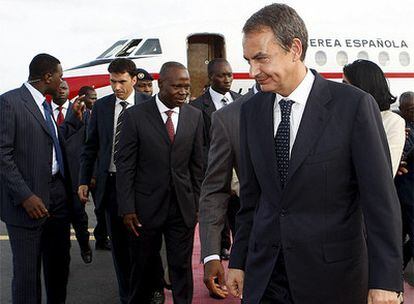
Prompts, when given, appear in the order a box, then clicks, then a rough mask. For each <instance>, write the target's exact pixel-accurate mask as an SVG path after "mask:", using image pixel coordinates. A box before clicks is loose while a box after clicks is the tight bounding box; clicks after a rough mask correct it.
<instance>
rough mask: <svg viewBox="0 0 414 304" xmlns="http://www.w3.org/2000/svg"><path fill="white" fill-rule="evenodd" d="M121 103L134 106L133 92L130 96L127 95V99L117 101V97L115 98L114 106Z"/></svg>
mask: <svg viewBox="0 0 414 304" xmlns="http://www.w3.org/2000/svg"><path fill="white" fill-rule="evenodd" d="M121 101H126V102H127V104H128V105H134V104H135V90H133V91H132V93H131V94H129V96H128V97H127V99H125V100H122V99H119V98H118V97H117V98H116V105H119V103H120V102H121Z"/></svg>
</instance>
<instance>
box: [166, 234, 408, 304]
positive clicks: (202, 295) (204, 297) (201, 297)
mask: <svg viewBox="0 0 414 304" xmlns="http://www.w3.org/2000/svg"><path fill="white" fill-rule="evenodd" d="M199 261H200V239H199V234H198V226H197V227H196V232H195V238H194V252H193V275H194V297H193V303H194V304H214V303H215V304H236V303H238V304H239V303H240V300H239V299H236V298H234V297H232V296H231V295H229V296H228V297H227V299H224V300H215V299H212V298H210V297H209V295H208V290H207V288H206V287H205V285H204V283H203V265H202V264H200V262H199ZM225 265H226V266H227V263H225ZM404 289H405V296H404V303H405V304H414V287H412V286H410V285H408V284H407V283H405V284H404ZM165 303H166V304H172V303H173V301H172V295H171V291H168V290H167V291H166V301H165Z"/></svg>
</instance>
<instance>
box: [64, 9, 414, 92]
mask: <svg viewBox="0 0 414 304" xmlns="http://www.w3.org/2000/svg"><path fill="white" fill-rule="evenodd" d="M310 3H311V2H310ZM306 5H308V6H309V5H313V3H312V4H303V5H302V6H299V7H297V8H296V9H297V10H298V12H299V13H300V14H301V11H300V10H304V11H306V7H303V6H306ZM260 7H261V6H260V5H259V7H258V8H260ZM368 9H369V7H368ZM227 17H228V16H227ZM334 17H335V16H334ZM334 17H331V19H330V20H326V18H325V16H324V15H323V14H321V16H320V18H319V17H318V16H314V15H312V18H310V19H311V20H307V19H306V18H304V20H305V23H306V26H307V29H308V31H309V42H308V50H307V54H306V60H305V61H306V65H307V66H308V67H310V68H314V69H316V70H317V71H318V72H319V73H321V74H322V75H323V76H324V77H325V78H328V79H332V80H336V81H342V68H343V66H344V65H345V64H347V63H351V62H353V61H354V60H356V59H359V58H360V59H369V60H371V61H374V62H375V63H377V64H378V65H379V66H380V67H381V68H382V69H383V71H384V72H385V74H386V76H387V78H388V80H389V83H390V87H391V91H392V93H393V94H394V95H399V94H401V93H402V92H404V91H408V90H411V91H414V35H413V33H412V30H411V26H410V25H409V24H408V21H409V20H407V21H406V23H407V26H406V27H404V26H401V22H403V21H402V20H400V19H399V20H398V21H399V25H400V27H399V28H400V29H401V28H402V29H405V30H404V31H395V32H394V31H392V28H393V26H394V24H395V23H394V22H396V20H392V19H388V20H387V22H385V23H378V24H375V26H373V27H372V28H371V29H369V31H368V30H361V27H360V25H358V26H356V25H354V26H351V25H350V24H348V23H347V22H346V21H345V20H344V18H342V19H343V20H341V18H340V17H342V16H337V18H334ZM345 19H346V18H345ZM394 19H395V18H394ZM245 20H246V18H241V17H239V18H238V19H237V20H231V19H229V18H225V19H223V18H221V19H217V18H214V17H212V18H211V19H209V22H206V21H205V20H204V21H203V22H188V21H187V22H184V23H181V24H175V25H170V26H164V27H159V28H154V29H152V30H147V31H145V33H144V31H140V34H139V35H134V36H129V37H125V38H122V39H119V40H118V41H116V42H114V43H113V45H112V46H110V47H109V48H108V49H107V50H105V51H104V52H103V53H102V54H101V55H99V56H98V57H97V58H96V59H94V60H92V61H90V62H88V63H85V64H81V65H79V66H76V67H73V68H71V69H68V70H66V71H65V72H64V77H65V79H66V80H67V81H68V83H69V86H70V88H71V96H70V97H71V98H73V97H74V96H76V94H77V92H78V90H79V88H80V87H82V86H84V85H89V86H93V87H95V88H96V89H97V92H98V96H99V97H102V96H104V95H106V94H109V93H111V89H110V86H109V77H108V71H107V68H108V65H109V63H110V62H111V61H112V60H113V59H115V58H119V57H125V58H129V59H132V60H133V61H134V62H135V64H136V66H137V67H139V68H144V69H146V70H147V71H148V72H150V73H151V74H152V75H153V77H154V78H155V79H157V77H158V72H159V70H160V68H161V66H162V64H163V63H164V62H166V61H170V60H172V61H178V62H181V63H183V64H184V65H187V67H188V69H189V72H190V76H191V83H192V95H193V96H198V95H199V94H200V93H201V92H202V90H203V88H204V87H205V85H206V84H208V77H207V64H208V62H209V61H210V60H211V59H213V58H217V57H224V58H226V59H227V60H228V61H229V62H230V64H231V66H232V69H233V77H234V81H233V85H232V89H233V90H234V91H238V92H241V93H245V92H247V90H248V89H249V88H250V87H251V86H252V85H253V83H254V81H253V79H251V78H250V77H249V65H248V63H247V62H246V61H245V60H244V59H243V50H242V31H241V29H242V27H243V24H244V22H245ZM367 20H368V21H369V19H367ZM367 20H366V21H367ZM361 22H363V21H361Z"/></svg>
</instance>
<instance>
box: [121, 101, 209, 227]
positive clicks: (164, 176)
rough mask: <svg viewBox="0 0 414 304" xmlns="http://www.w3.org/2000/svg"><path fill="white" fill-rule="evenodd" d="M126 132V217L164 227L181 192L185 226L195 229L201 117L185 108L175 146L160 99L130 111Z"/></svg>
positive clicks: (123, 158) (123, 199) (123, 167)
mask: <svg viewBox="0 0 414 304" xmlns="http://www.w3.org/2000/svg"><path fill="white" fill-rule="evenodd" d="M123 128H124V131H123V132H122V134H121V138H120V141H119V151H118V153H117V159H116V166H117V195H118V203H119V212H120V214H121V215H122V214H127V213H136V214H137V216H138V219H139V221H140V222H141V223H142V225H143V226H145V227H147V228H149V229H151V228H156V227H159V226H161V225H162V224H163V222H164V221H165V219H166V218H167V215H168V208H169V199H170V195H171V193H172V191H175V194H176V197H177V202H178V205H179V207H180V210H181V213H182V216H183V219H184V222H185V223H186V225H187V226H188V227H189V228H192V227H194V226H195V224H196V221H197V219H196V212H197V210H198V199H199V194H200V186H201V182H202V178H203V168H202V153H203V152H202V151H203V137H202V134H203V133H202V132H203V117H202V114H201V112H200V111H198V110H197V109H195V108H193V107H191V106H189V105H187V104H184V105H183V106H182V107H181V109H180V114H179V120H178V126H177V131H176V135H175V138H174V143H173V144H171V142H170V139H169V137H168V133H167V129H166V127H165V124H164V122H163V120H162V118H161V115H160V113H159V111H158V107H157V105H156V102H155V97H153V98H152V99H151V100H150V101H148V102H146V103H144V104H141V105H137V106H135V107H132V108H130V109H128V110H127V111H126V113H125V119H124V126H123Z"/></svg>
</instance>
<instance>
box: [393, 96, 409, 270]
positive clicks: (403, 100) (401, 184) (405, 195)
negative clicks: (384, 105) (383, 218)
mask: <svg viewBox="0 0 414 304" xmlns="http://www.w3.org/2000/svg"><path fill="white" fill-rule="evenodd" d="M399 110H400V111H399V114H400V115H401V117H402V118H404V120H405V124H406V130H407V133H408V134H407V138H406V141H405V145H404V150H403V157H402V165H403V167H404V169H406V172H405V173H404V174H397V176H396V177H395V179H394V182H395V187H396V188H397V193H398V197H399V199H400V204H401V210H402V215H403V233H404V239H405V237H406V236H407V235H408V237H409V240H408V241H407V242H406V243H405V244H404V268H405V267H406V266H407V264H408V263H409V261H410V260H411V259H412V258H413V257H414V92H405V93H403V94H401V96H400V107H399ZM399 172H401V171H399Z"/></svg>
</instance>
